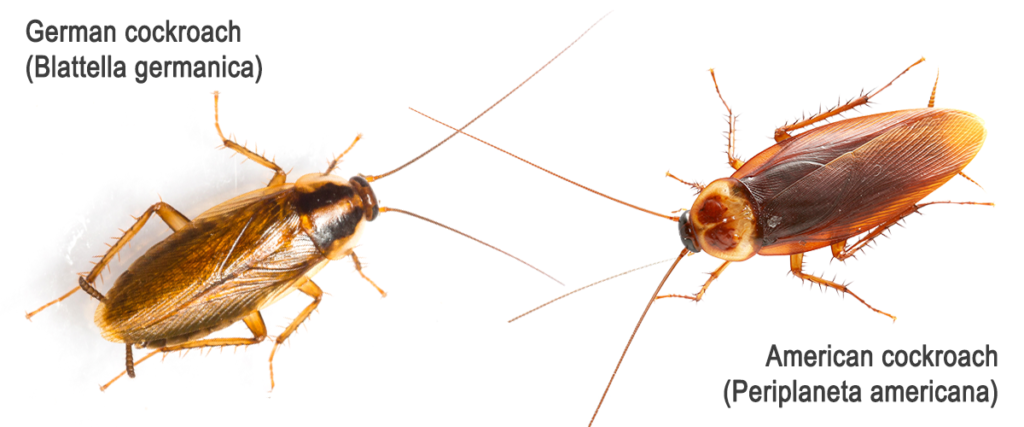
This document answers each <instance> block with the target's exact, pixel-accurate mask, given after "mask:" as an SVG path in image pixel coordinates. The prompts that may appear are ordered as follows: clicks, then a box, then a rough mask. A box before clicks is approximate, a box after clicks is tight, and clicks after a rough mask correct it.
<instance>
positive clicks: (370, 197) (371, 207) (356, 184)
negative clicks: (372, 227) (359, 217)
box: [348, 175, 380, 221]
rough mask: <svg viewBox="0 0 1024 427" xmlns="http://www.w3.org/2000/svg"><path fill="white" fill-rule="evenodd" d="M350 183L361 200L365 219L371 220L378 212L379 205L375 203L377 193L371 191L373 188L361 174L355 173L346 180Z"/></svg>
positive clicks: (375, 217)
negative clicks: (364, 210)
mask: <svg viewBox="0 0 1024 427" xmlns="http://www.w3.org/2000/svg"><path fill="white" fill-rule="evenodd" d="M348 182H349V183H350V184H352V188H355V190H356V193H359V198H360V199H362V200H363V208H364V209H366V220H367V221H373V220H375V219H377V215H378V214H380V206H378V205H377V195H376V194H374V193H373V188H370V182H369V181H367V180H366V178H363V177H362V175H357V176H354V177H352V178H351V179H349V180H348Z"/></svg>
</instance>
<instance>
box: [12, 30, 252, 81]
mask: <svg viewBox="0 0 1024 427" xmlns="http://www.w3.org/2000/svg"><path fill="white" fill-rule="evenodd" d="M118 34H121V35H122V40H125V41H127V42H128V43H132V44H150V43H190V44H207V43H241V42H242V27H241V26H239V25H238V24H236V23H235V22H234V21H233V20H228V22H227V23H226V24H220V25H209V24H204V25H196V24H172V23H171V21H170V20H169V19H168V20H164V22H163V23H157V24H155V25H134V24H133V25H128V26H127V27H125V28H124V31H119V30H118V28H117V27H116V26H114V25H85V24H81V25H79V24H73V25H65V24H50V23H46V22H43V21H41V20H39V19H33V20H30V21H29V22H28V25H26V27H25V35H26V36H27V37H28V41H30V42H32V43H85V44H89V43H117V41H118ZM244 57H246V56H244V55H243V58H244ZM251 58H253V59H252V60H250V59H236V58H235V57H233V56H232V57H229V56H228V55H227V54H222V55H220V57H219V58H203V59H152V58H149V59H139V60H137V61H135V64H134V67H133V72H134V77H135V82H136V83H138V84H143V83H146V82H147V81H149V79H151V78H153V79H159V78H218V79H223V78H231V79H239V78H240V79H255V83H257V84H258V83H259V82H260V80H261V78H262V77H263V61H262V60H261V59H260V56H259V55H258V54H251ZM25 76H26V77H27V78H28V81H29V83H32V84H35V83H36V81H37V80H40V79H52V78H57V79H69V78H70V79H109V78H114V79H123V78H125V77H127V76H128V65H127V62H126V61H125V60H123V59H118V58H115V57H114V56H113V55H108V54H104V53H98V54H97V53H87V52H83V53H82V54H81V55H71V56H70V57H69V56H68V55H53V54H46V53H35V54H30V55H29V56H28V60H27V61H26V62H25Z"/></svg>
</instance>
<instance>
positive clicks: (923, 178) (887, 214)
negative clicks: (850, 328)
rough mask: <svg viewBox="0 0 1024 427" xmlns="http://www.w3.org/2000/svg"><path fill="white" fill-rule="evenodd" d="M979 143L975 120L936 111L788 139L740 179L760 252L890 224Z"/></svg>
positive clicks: (849, 123) (791, 249) (848, 123)
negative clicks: (755, 208) (750, 202)
mask: <svg viewBox="0 0 1024 427" xmlns="http://www.w3.org/2000/svg"><path fill="white" fill-rule="evenodd" d="M984 140H985V129H984V127H983V125H982V121H981V119H979V118H978V117H977V116H975V115H973V114H970V113H966V112H962V111H956V110H945V109H934V108H932V109H920V110H905V111H895V112H890V113H883V114H876V115H871V116H865V117H860V118H856V119H850V120H844V121H841V122H836V123H833V124H830V125H827V126H823V127H820V128H817V129H814V130H811V131H808V132H805V133H803V134H801V135H798V136H797V137H794V138H793V141H788V142H786V143H785V144H781V145H780V146H779V148H778V149H776V150H775V152H774V155H773V156H772V157H771V158H769V159H758V161H759V163H758V164H755V165H754V167H752V168H751V169H750V170H748V171H747V173H748V175H746V176H743V177H741V178H740V179H741V181H742V182H743V183H744V184H746V185H747V187H748V188H749V189H750V191H751V194H752V195H753V196H754V199H755V200H757V202H758V204H759V206H760V213H759V216H758V222H759V223H760V225H761V228H762V238H763V239H764V246H763V247H762V249H761V251H760V252H759V253H760V254H762V255H783V254H792V253H800V252H805V251H807V250H810V249H814V248H817V247H822V246H826V245H828V244H831V243H833V242H836V241H841V240H844V239H847V238H850V237H853V236H855V235H857V234H860V233H862V232H864V231H867V230H868V229H870V228H873V227H875V226H877V225H879V224H881V223H882V222H885V221H886V220H888V219H891V218H894V217H895V216H897V215H899V214H901V213H902V212H904V211H906V210H907V209H909V208H910V207H911V206H913V205H914V204H915V203H917V202H918V201H920V200H921V199H923V198H924V197H925V196H927V195H928V194H930V193H931V192H932V191H934V190H935V189H937V188H939V187H940V186H942V184H945V183H946V181H948V180H949V179H950V178H952V177H953V176H954V175H956V174H957V172H960V171H961V170H962V169H963V168H964V167H965V166H967V164H968V163H970V162H971V160H972V159H973V158H974V156H975V155H976V154H977V153H978V151H979V150H981V146H982V144H983V142H984ZM760 156H761V155H760V154H759V155H758V156H755V159H757V157H760ZM752 160H753V159H752ZM739 172H742V169H741V170H740V171H737V173H739Z"/></svg>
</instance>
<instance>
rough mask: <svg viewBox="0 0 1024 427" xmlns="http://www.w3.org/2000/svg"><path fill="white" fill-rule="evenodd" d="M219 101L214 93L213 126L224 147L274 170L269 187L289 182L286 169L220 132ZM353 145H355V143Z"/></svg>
mask: <svg viewBox="0 0 1024 427" xmlns="http://www.w3.org/2000/svg"><path fill="white" fill-rule="evenodd" d="M219 99H220V92H214V93H213V125H214V126H216V127H217V134H218V135H220V139H221V141H223V142H224V146H225V147H227V148H230V149H232V150H235V151H236V152H238V153H239V154H241V155H243V156H245V157H246V158H248V159H249V160H252V161H254V162H256V163H259V164H261V165H263V166H266V167H267V168H270V169H271V170H273V171H274V177H273V178H271V179H270V183H269V184H267V187H276V186H278V185H281V184H284V182H285V180H287V178H288V175H287V174H286V173H285V172H284V169H281V167H280V166H278V165H277V164H276V163H274V162H273V161H272V160H270V159H267V158H266V157H263V156H261V155H259V154H258V153H256V152H255V151H252V150H249V149H248V148H245V147H244V146H242V145H239V144H238V143H237V142H235V141H232V140H230V139H228V138H225V137H224V132H221V130H220V111H219V108H218V107H217V104H218V101H219ZM356 140H357V141H358V140H359V139H358V138H357V139H356ZM353 144H355V143H354V142H353Z"/></svg>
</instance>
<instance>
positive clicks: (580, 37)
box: [366, 12, 611, 182]
mask: <svg viewBox="0 0 1024 427" xmlns="http://www.w3.org/2000/svg"><path fill="white" fill-rule="evenodd" d="M610 14H611V12H608V13H606V14H604V16H602V17H601V19H598V20H597V22H595V23H593V24H592V25H591V26H590V27H589V28H587V30H586V31H584V32H583V34H580V36H579V37H576V40H573V41H572V43H569V45H568V46H566V47H565V49H562V51H561V52H558V55H555V57H554V58H551V60H549V61H548V62H547V63H545V64H544V66H542V67H540V68H539V69H537V71H534V72H533V74H530V77H527V78H526V80H523V82H522V83H519V85H518V86H516V87H515V88H513V89H512V91H510V92H509V93H506V94H505V96H503V97H501V99H499V100H498V102H495V103H494V104H491V106H490V107H487V109H486V110H484V112H482V113H480V114H479V115H477V116H476V117H474V118H473V120H470V121H469V123H466V125H465V126H463V127H462V128H460V129H458V131H456V132H455V133H452V134H451V135H448V137H447V138H445V139H444V140H442V141H441V142H438V143H437V145H435V146H433V147H430V149H429V150H427V151H424V152H423V154H420V155H418V156H416V158H414V159H412V160H409V161H408V162H406V163H405V164H404V165H402V166H399V167H397V168H395V169H393V170H391V171H390V172H385V173H382V174H380V175H371V176H367V177H366V180H367V181H369V182H373V181H376V180H378V179H381V178H384V177H386V176H388V175H391V174H393V173H395V172H398V171H400V170H402V169H405V167H406V166H409V165H411V164H413V163H415V162H416V161H417V160H419V159H421V158H423V156H426V155H427V154H430V152H431V151H434V150H435V149H437V147H440V146H441V144H444V143H446V142H448V140H449V139H452V138H454V137H455V135H458V134H459V131H461V130H463V129H465V128H467V127H469V125H471V124H473V122H475V121H476V120H477V119H479V118H480V117H483V115H484V114H487V112H488V111H491V109H492V108H494V107H497V106H498V104H500V103H501V101H504V100H505V98H508V97H509V96H510V95H512V94H513V93H515V91H517V90H519V88H521V87H523V85H525V84H526V82H528V81H530V79H532V78H533V76H536V75H537V74H539V73H540V72H541V71H542V70H544V69H545V68H547V66H548V65H551V63H552V62H555V60H556V59H558V57H559V56H562V54H563V53H565V51H567V50H569V48H570V47H572V46H573V45H575V44H576V42H578V41H580V39H582V38H583V36H585V35H587V33H589V32H590V30H591V29H593V28H594V27H595V26H597V24H598V23H600V22H601V21H602V20H604V18H606V17H608V15H610Z"/></svg>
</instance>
